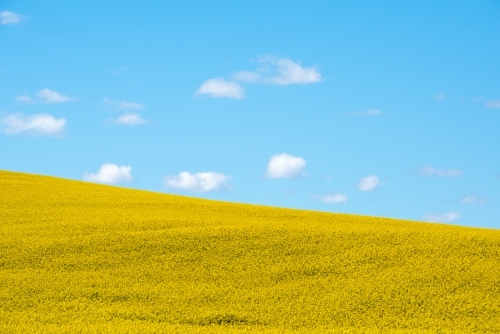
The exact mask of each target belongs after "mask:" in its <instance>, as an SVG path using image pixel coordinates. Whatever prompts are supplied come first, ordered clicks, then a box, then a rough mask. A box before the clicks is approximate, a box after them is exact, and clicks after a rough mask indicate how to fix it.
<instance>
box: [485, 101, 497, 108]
mask: <svg viewBox="0 0 500 334" xmlns="http://www.w3.org/2000/svg"><path fill="white" fill-rule="evenodd" d="M484 106H485V107H486V108H492V109H498V108H500V100H491V101H487V102H486V103H485V105H484Z"/></svg>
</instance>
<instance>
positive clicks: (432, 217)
mask: <svg viewBox="0 0 500 334" xmlns="http://www.w3.org/2000/svg"><path fill="white" fill-rule="evenodd" d="M458 218H460V214H459V213H458V212H445V213H437V214H434V213H431V214H427V215H424V216H422V220H425V221H428V222H452V221H455V220H457V219H458Z"/></svg>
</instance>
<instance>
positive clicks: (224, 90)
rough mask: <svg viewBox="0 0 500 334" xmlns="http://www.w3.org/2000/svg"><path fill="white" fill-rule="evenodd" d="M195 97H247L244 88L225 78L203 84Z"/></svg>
mask: <svg viewBox="0 0 500 334" xmlns="http://www.w3.org/2000/svg"><path fill="white" fill-rule="evenodd" d="M194 95H195V96H199V95H208V96H211V97H218V98H222V97H226V98H231V99H242V98H243V97H244V96H245V93H244V92H243V88H241V86H240V85H239V84H238V83H237V82H232V81H227V80H225V79H223V78H218V79H210V80H207V81H205V82H204V83H202V84H201V86H200V87H199V88H198V90H197V91H196V93H195V94H194Z"/></svg>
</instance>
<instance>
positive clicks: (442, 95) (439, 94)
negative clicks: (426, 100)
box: [432, 92, 449, 100]
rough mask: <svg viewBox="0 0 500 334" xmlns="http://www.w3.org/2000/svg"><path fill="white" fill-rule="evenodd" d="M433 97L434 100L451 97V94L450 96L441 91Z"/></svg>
mask: <svg viewBox="0 0 500 334" xmlns="http://www.w3.org/2000/svg"><path fill="white" fill-rule="evenodd" d="M432 98H433V99H434V100H445V99H447V98H449V96H448V95H446V94H445V93H443V92H440V93H438V94H436V95H434V96H433V97H432Z"/></svg>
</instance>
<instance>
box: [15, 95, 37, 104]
mask: <svg viewBox="0 0 500 334" xmlns="http://www.w3.org/2000/svg"><path fill="white" fill-rule="evenodd" d="M16 101H17V102H21V103H33V102H35V101H33V99H32V98H31V97H30V96H29V95H19V96H16Z"/></svg>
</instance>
